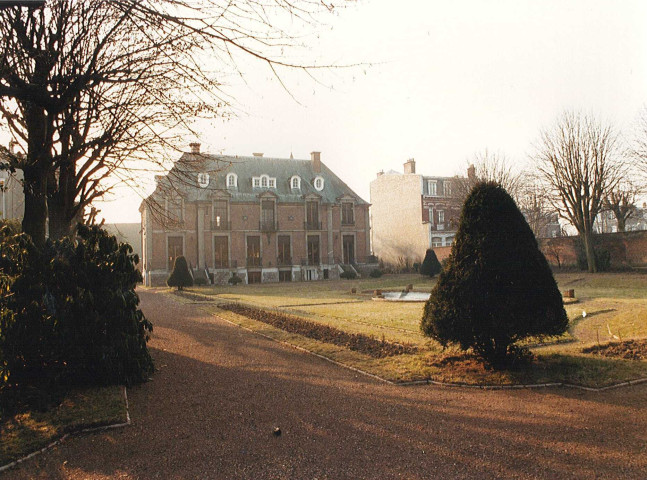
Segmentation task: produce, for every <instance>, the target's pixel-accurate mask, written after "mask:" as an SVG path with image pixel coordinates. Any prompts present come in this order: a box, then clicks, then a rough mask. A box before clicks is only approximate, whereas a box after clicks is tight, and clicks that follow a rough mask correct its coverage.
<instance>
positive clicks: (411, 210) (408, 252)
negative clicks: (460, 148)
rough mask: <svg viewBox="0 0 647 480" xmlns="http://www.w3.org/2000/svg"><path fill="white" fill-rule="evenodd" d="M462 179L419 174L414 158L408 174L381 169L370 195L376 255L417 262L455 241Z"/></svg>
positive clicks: (388, 259)
mask: <svg viewBox="0 0 647 480" xmlns="http://www.w3.org/2000/svg"><path fill="white" fill-rule="evenodd" d="M456 181H457V179H456V178H455V177H432V176H425V175H420V174H417V173H416V169H415V161H414V160H413V159H411V160H408V161H407V162H406V163H405V164H404V173H399V172H395V171H389V172H386V173H384V172H380V173H378V175H377V178H376V179H375V180H373V181H372V182H371V199H370V201H371V232H372V245H373V252H374V254H375V255H377V256H378V257H379V258H380V260H382V261H384V262H385V263H387V264H391V265H398V264H405V263H409V264H412V263H413V262H420V261H422V259H423V258H424V255H425V251H426V250H427V249H428V248H431V247H442V246H449V245H451V244H452V243H453V241H454V236H455V234H456V227H457V223H458V218H459V217H460V203H461V202H460V200H459V199H458V198H457V195H456V193H457V188H456V185H455V183H456Z"/></svg>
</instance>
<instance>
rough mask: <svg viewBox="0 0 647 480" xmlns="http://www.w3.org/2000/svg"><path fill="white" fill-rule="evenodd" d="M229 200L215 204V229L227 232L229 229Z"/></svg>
mask: <svg viewBox="0 0 647 480" xmlns="http://www.w3.org/2000/svg"><path fill="white" fill-rule="evenodd" d="M228 223H229V222H228V215H227V200H216V201H215V202H213V228H214V229H215V230H225V229H227V228H228Z"/></svg>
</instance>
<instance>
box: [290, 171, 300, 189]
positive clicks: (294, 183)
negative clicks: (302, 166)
mask: <svg viewBox="0 0 647 480" xmlns="http://www.w3.org/2000/svg"><path fill="white" fill-rule="evenodd" d="M290 188H292V189H297V190H300V189H301V178H300V177H299V176H298V175H295V176H293V177H292V178H291V179H290Z"/></svg>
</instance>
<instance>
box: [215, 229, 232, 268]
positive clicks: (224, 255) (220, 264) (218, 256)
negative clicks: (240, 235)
mask: <svg viewBox="0 0 647 480" xmlns="http://www.w3.org/2000/svg"><path fill="white" fill-rule="evenodd" d="M213 245H214V247H213V250H214V251H213V263H214V267H215V268H229V239H228V238H227V237H224V236H222V237H213Z"/></svg>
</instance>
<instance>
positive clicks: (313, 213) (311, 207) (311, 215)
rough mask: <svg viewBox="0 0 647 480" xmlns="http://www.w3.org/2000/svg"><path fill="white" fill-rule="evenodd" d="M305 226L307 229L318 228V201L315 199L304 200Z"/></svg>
mask: <svg viewBox="0 0 647 480" xmlns="http://www.w3.org/2000/svg"><path fill="white" fill-rule="evenodd" d="M306 228H307V229H309V230H318V229H319V202H317V201H316V200H308V201H307V202H306Z"/></svg>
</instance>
